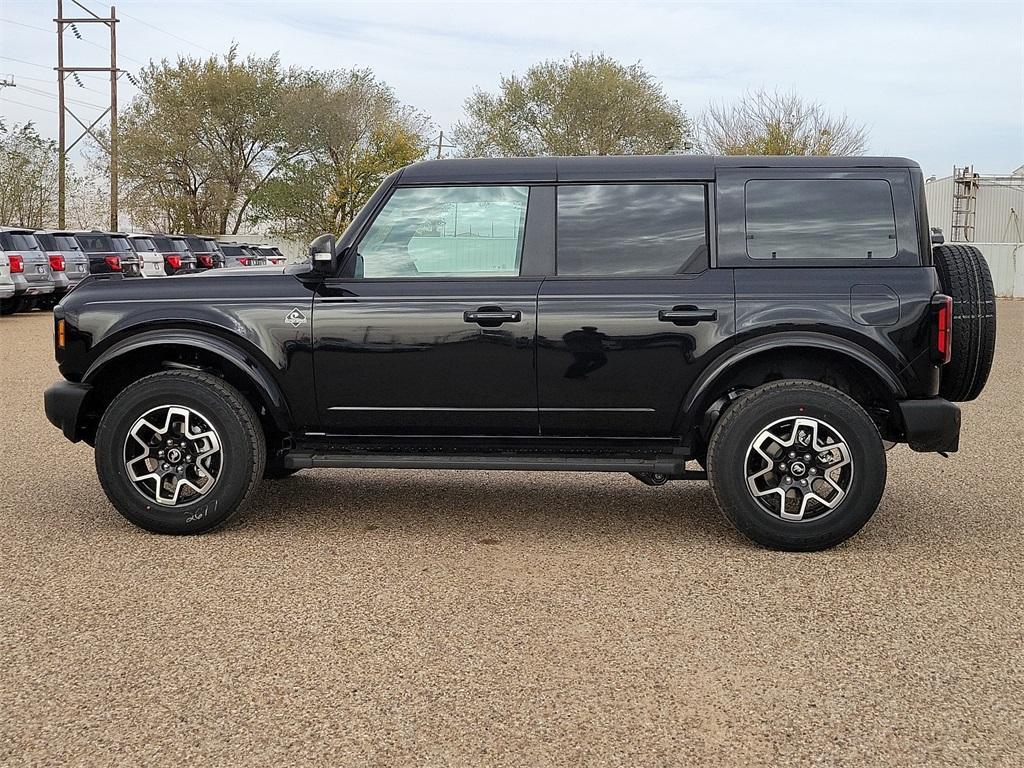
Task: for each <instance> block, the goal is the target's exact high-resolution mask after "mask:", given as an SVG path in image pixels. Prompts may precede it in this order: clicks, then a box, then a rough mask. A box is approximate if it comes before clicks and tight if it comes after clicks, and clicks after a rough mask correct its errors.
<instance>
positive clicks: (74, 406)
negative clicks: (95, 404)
mask: <svg viewBox="0 0 1024 768" xmlns="http://www.w3.org/2000/svg"><path fill="white" fill-rule="evenodd" d="M91 389H92V387H90V386H89V385H88V384H75V383H74V382H71V381H58V382H57V383H56V384H53V385H52V386H50V387H48V388H47V389H46V391H45V392H44V393H43V407H44V408H45V410H46V418H47V419H49V421H50V423H51V424H53V426H55V427H57V428H58V429H59V430H60V431H61V432H63V433H64V437H66V438H67V439H68V440H70V441H71V442H73V443H77V442H78V441H79V440H81V437H80V436H79V434H80V432H79V427H80V426H81V420H82V403H83V402H84V401H85V398H86V395H88V394H89V392H90V390H91Z"/></svg>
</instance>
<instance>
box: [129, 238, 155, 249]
mask: <svg viewBox="0 0 1024 768" xmlns="http://www.w3.org/2000/svg"><path fill="white" fill-rule="evenodd" d="M132 243H133V244H134V245H135V250H136V251H155V250H156V246H155V245H154V244H153V241H152V240H151V239H150V238H148V237H133V238H132Z"/></svg>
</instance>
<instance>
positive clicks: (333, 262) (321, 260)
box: [309, 234, 338, 274]
mask: <svg viewBox="0 0 1024 768" xmlns="http://www.w3.org/2000/svg"><path fill="white" fill-rule="evenodd" d="M334 250H335V243H334V235H331V234H326V235H320V237H318V238H317V239H316V240H314V241H313V242H312V243H310V244H309V257H310V259H311V260H312V263H313V269H314V270H316V271H317V272H322V273H324V274H333V273H334V271H335V268H336V267H337V266H338V262H337V259H336V258H335V255H334Z"/></svg>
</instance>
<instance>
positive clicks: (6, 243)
mask: <svg viewBox="0 0 1024 768" xmlns="http://www.w3.org/2000/svg"><path fill="white" fill-rule="evenodd" d="M0 243H3V247H4V250H5V251H38V250H39V245H38V244H37V243H36V238H35V236H33V235H26V234H22V233H20V232H0Z"/></svg>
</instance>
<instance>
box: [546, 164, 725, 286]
mask: <svg viewBox="0 0 1024 768" xmlns="http://www.w3.org/2000/svg"><path fill="white" fill-rule="evenodd" d="M705 222H706V214H705V205H704V187H703V186H701V185H698V184H593V185H584V186H563V187H559V188H558V274H560V275H678V274H685V273H692V272H701V271H703V270H704V269H705V268H706V267H707V265H708V249H707V226H706V223H705Z"/></svg>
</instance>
